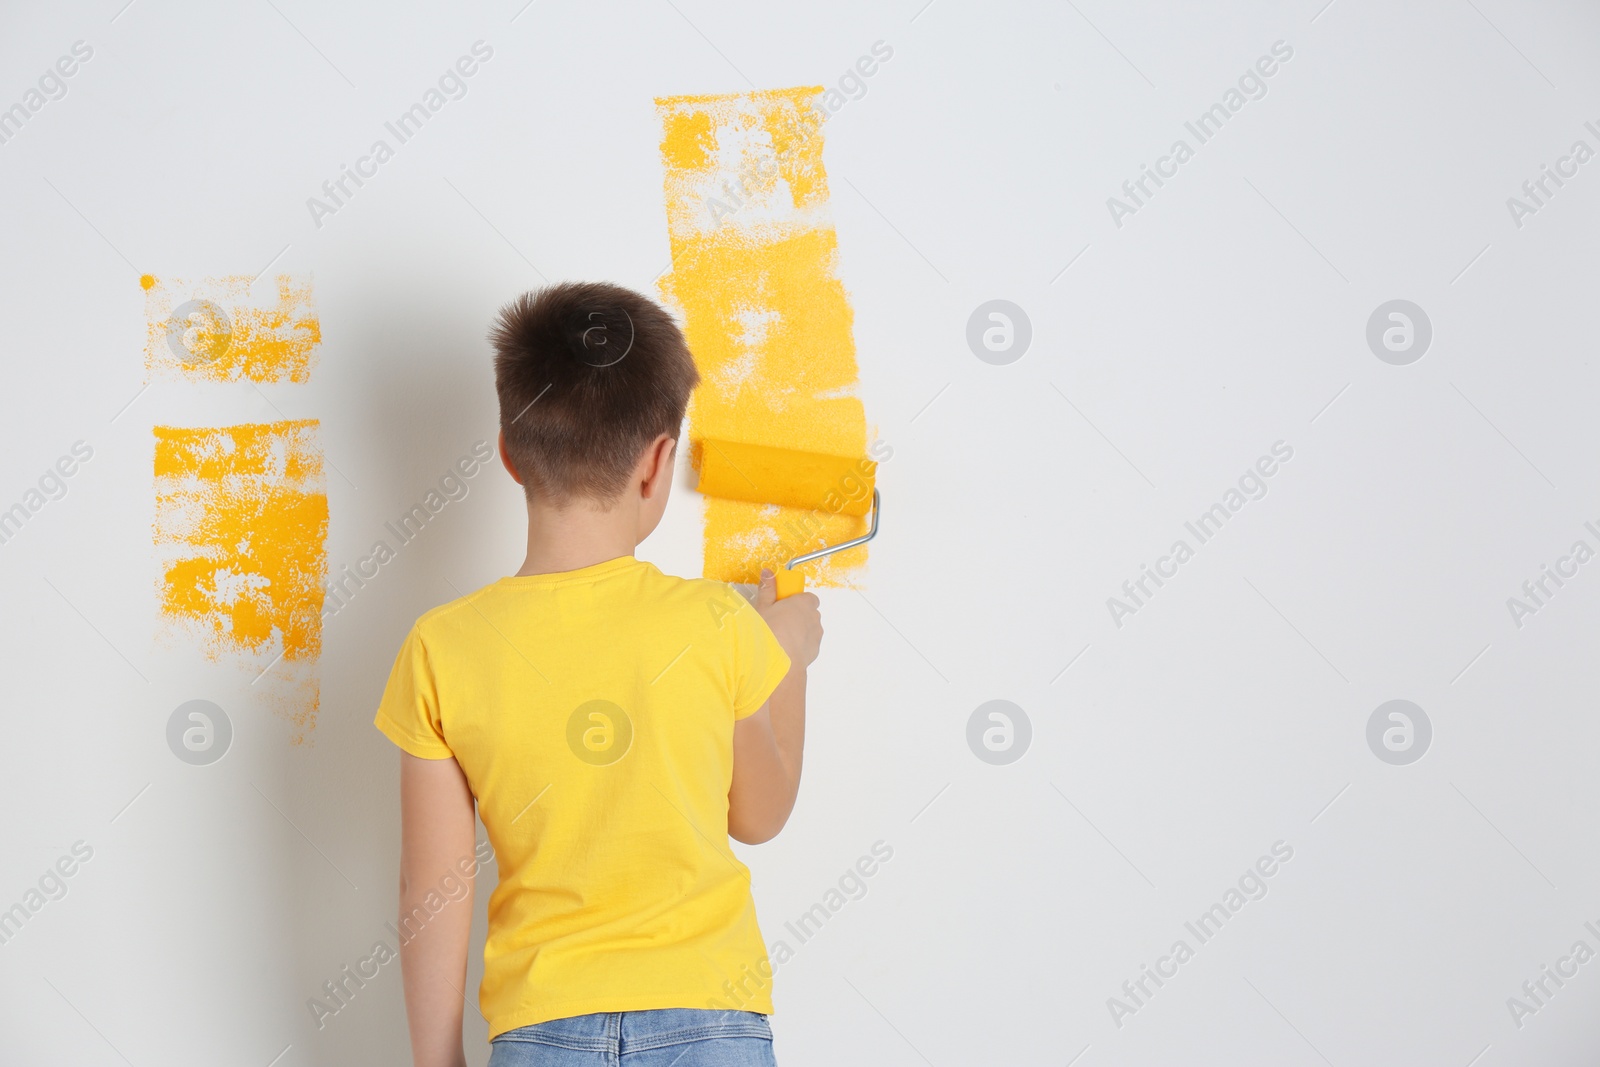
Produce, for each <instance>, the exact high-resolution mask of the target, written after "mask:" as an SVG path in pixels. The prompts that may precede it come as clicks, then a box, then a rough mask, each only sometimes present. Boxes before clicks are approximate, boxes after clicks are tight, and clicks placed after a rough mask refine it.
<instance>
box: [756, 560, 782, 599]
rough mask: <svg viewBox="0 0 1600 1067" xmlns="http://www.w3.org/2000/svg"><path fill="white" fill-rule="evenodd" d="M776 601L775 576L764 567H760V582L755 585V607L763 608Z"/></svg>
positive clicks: (776, 583)
mask: <svg viewBox="0 0 1600 1067" xmlns="http://www.w3.org/2000/svg"><path fill="white" fill-rule="evenodd" d="M777 602H778V579H777V576H776V575H774V574H773V573H772V571H770V570H768V569H767V568H766V567H762V568H761V584H760V585H758V586H757V587H756V607H758V608H764V607H768V606H770V605H772V604H776V603H777Z"/></svg>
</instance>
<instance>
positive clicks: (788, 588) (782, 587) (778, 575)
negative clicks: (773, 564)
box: [772, 567, 806, 600]
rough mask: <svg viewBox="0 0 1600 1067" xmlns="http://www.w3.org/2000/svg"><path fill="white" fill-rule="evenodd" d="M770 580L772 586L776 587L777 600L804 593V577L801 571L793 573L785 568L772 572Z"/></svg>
mask: <svg viewBox="0 0 1600 1067" xmlns="http://www.w3.org/2000/svg"><path fill="white" fill-rule="evenodd" d="M772 578H773V582H774V584H775V585H776V586H777V587H778V599H779V600H783V599H784V598H786V597H791V596H794V595H795V594H796V593H803V592H805V591H806V576H805V573H804V572H802V571H793V570H789V569H788V568H787V567H785V568H783V569H781V570H776V571H773V572H772Z"/></svg>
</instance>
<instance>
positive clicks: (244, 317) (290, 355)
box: [139, 274, 322, 382]
mask: <svg viewBox="0 0 1600 1067" xmlns="http://www.w3.org/2000/svg"><path fill="white" fill-rule="evenodd" d="M139 284H140V285H141V286H142V287H143V288H144V290H145V365H146V367H147V368H148V369H149V370H150V371H151V372H152V373H161V374H165V375H168V376H176V377H182V378H186V379H189V380H193V381H215V382H232V381H240V380H242V379H248V380H249V381H253V382H304V381H306V380H307V379H309V378H310V376H311V367H312V363H313V361H314V358H315V355H316V350H317V346H318V345H320V344H321V343H322V324H321V322H320V320H319V319H318V318H317V313H316V308H315V306H314V305H313V303H312V298H311V281H310V279H309V278H296V277H294V276H292V275H289V274H280V275H278V276H277V278H276V279H275V280H273V281H268V280H267V279H266V278H262V279H260V280H259V281H256V282H255V283H254V284H253V285H252V283H251V279H250V278H249V277H247V276H243V275H233V276H228V277H222V278H206V279H200V280H183V279H163V278H158V277H155V276H153V275H149V274H146V275H144V276H142V277H141V278H140V280H139ZM185 305H189V308H188V310H187V311H186V312H185V314H184V315H183V318H182V321H181V324H180V326H179V327H178V328H177V342H176V343H177V344H178V346H179V350H178V351H174V350H173V343H172V342H171V341H170V340H169V337H170V335H171V334H172V333H173V327H172V326H171V323H172V320H173V315H174V313H175V312H176V311H179V310H180V309H183V308H184V307H185ZM198 305H206V306H198ZM211 308H216V309H220V311H221V312H222V315H221V317H218V316H217V315H215V314H214V313H213V312H212V310H211Z"/></svg>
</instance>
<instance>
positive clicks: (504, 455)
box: [499, 430, 522, 485]
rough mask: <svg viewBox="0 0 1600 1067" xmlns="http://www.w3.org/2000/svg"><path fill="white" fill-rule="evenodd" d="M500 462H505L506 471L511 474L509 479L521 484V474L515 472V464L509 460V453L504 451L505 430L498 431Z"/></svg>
mask: <svg viewBox="0 0 1600 1067" xmlns="http://www.w3.org/2000/svg"><path fill="white" fill-rule="evenodd" d="M499 443H500V462H501V463H503V464H505V468H506V473H507V474H509V475H511V480H512V481H514V482H516V483H517V484H518V485H521V484H522V475H520V474H518V473H517V465H516V464H515V463H512V462H511V453H509V452H507V451H506V432H505V431H504V430H501V431H500V442H499Z"/></svg>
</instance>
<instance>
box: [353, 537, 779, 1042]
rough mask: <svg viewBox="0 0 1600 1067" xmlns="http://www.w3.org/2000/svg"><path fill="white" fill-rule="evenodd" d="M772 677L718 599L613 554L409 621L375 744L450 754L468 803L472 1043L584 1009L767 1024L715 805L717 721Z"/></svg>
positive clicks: (744, 899) (746, 612) (760, 640)
mask: <svg viewBox="0 0 1600 1067" xmlns="http://www.w3.org/2000/svg"><path fill="white" fill-rule="evenodd" d="M788 670H789V657H788V656H787V655H786V654H785V653H784V651H783V648H782V646H780V645H779V644H778V641H777V639H776V638H775V637H773V635H772V631H771V630H770V629H768V628H767V625H766V623H765V622H764V621H763V620H762V618H761V616H760V615H759V614H758V613H757V612H756V610H755V609H754V608H753V607H752V606H751V605H750V604H749V603H748V602H747V601H746V600H745V599H744V597H742V596H740V595H739V593H738V591H737V590H735V589H734V588H733V587H732V586H729V585H727V584H725V583H723V582H714V581H707V580H703V579H693V580H690V579H683V578H675V577H671V576H668V575H665V574H663V573H661V571H659V570H658V569H656V568H655V567H654V566H653V565H651V564H649V563H645V562H641V561H639V560H636V559H634V558H633V557H632V556H622V557H619V558H617V559H612V560H608V561H606V562H605V563H599V564H596V565H594V566H592V567H585V568H583V569H582V570H576V571H567V572H564V573H560V574H540V575H530V576H526V577H512V578H502V579H500V580H499V581H497V582H495V583H493V584H491V585H489V586H486V587H485V588H483V589H480V590H478V591H477V592H476V593H473V594H471V595H470V596H466V597H463V598H462V599H460V600H456V601H453V602H451V603H449V604H445V605H444V606H442V607H439V608H435V609H434V610H432V611H430V612H428V613H427V614H426V615H423V616H422V618H420V619H418V620H417V623H416V625H415V626H414V627H413V628H412V630H411V633H410V635H409V636H407V638H406V641H405V645H404V647H402V648H401V650H400V655H399V657H398V658H397V659H396V661H395V665H394V670H393V672H392V673H391V674H390V676H389V684H388V687H387V689H386V690H385V691H384V694H383V702H382V704H381V705H380V706H379V708H378V715H377V719H376V724H377V726H378V729H380V730H382V731H383V732H384V734H386V735H387V736H388V737H389V738H390V740H392V741H394V743H395V744H397V745H399V746H400V747H401V748H402V749H404V750H405V751H407V752H409V753H411V754H412V755H414V756H420V757H422V758H424V759H446V758H448V757H452V756H453V757H454V758H455V759H456V761H457V762H458V763H460V764H461V768H462V770H463V771H464V772H465V773H466V777H467V781H468V782H469V783H470V785H471V787H472V792H473V795H474V796H476V797H477V798H478V813H479V815H480V816H481V817H482V819H483V825H484V827H485V828H486V829H487V830H488V832H489V840H490V843H491V844H493V846H494V849H495V853H496V855H497V858H498V863H499V870H500V882H499V885H497V886H496V887H495V890H494V892H493V893H492V894H491V895H490V897H489V936H488V940H487V942H486V943H485V946H484V951H483V961H484V974H483V984H482V986H481V987H480V988H479V1001H480V1004H481V1005H482V1008H483V1013H484V1014H485V1015H486V1016H488V1019H489V1035H490V1037H494V1036H495V1035H497V1034H500V1033H503V1032H505V1031H507V1030H512V1029H515V1028H517V1027H519V1026H528V1025H531V1024H533V1023H539V1022H545V1021H547V1020H549V1019H560V1018H565V1017H567V1016H571V1015H585V1014H588V1013H590V1012H599V1011H639V1010H644V1009H649V1008H705V1007H712V1006H723V1007H737V1008H740V1009H742V1010H745V1011H756V1012H763V1013H769V1014H770V1013H771V1011H772V1001H771V997H770V995H769V991H770V989H771V984H772V983H771V974H772V968H771V965H770V963H769V962H768V961H767V952H766V948H765V946H764V944H763V942H762V939H761V931H760V930H759V929H758V928H757V926H756V914H755V902H754V900H753V899H752V897H751V895H750V871H749V868H747V867H746V866H745V865H744V864H743V863H741V862H739V860H738V858H737V857H736V856H734V854H733V850H732V849H731V848H730V847H729V842H728V788H729V785H730V784H731V782H732V777H733V724H734V720H735V719H741V718H744V717H745V716H747V715H750V714H752V713H754V712H755V711H757V710H758V709H759V708H760V707H761V705H762V704H763V703H765V702H766V699H767V697H768V696H769V695H770V694H771V693H772V690H773V689H774V688H776V686H777V685H778V683H779V682H780V681H782V680H783V676H784V675H785V674H786V673H788ZM424 936H426V935H425V934H424Z"/></svg>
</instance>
